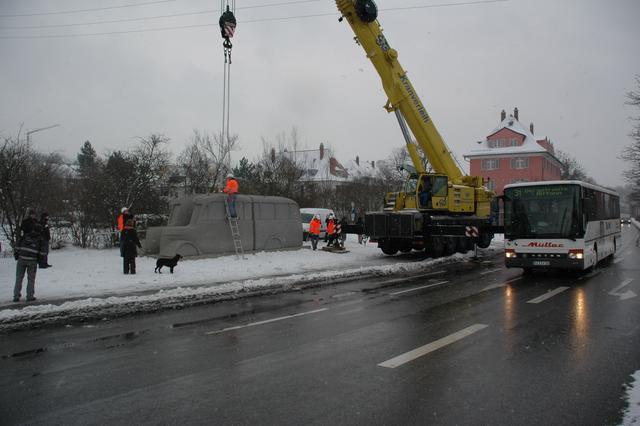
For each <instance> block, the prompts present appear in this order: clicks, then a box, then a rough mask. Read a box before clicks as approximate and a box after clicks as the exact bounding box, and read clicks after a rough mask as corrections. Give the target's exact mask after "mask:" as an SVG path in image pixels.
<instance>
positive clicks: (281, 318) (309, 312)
mask: <svg viewBox="0 0 640 426" xmlns="http://www.w3.org/2000/svg"><path fill="white" fill-rule="evenodd" d="M328 309H329V308H322V309H316V310H314V311H308V312H301V313H299V314H293V315H286V316H284V317H278V318H272V319H268V320H264V321H258V322H252V323H249V324H243V325H236V326H235V327H228V328H223V329H222V330H214V331H208V332H206V333H205V334H219V333H224V332H226V331H231V330H239V329H241V328H247V327H254V326H256V325H262V324H269V323H271V322H276V321H282V320H286V319H289V318H295V317H301V316H303V315H310V314H317V313H318V312H323V311H326V310H328Z"/></svg>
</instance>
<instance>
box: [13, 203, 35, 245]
mask: <svg viewBox="0 0 640 426" xmlns="http://www.w3.org/2000/svg"><path fill="white" fill-rule="evenodd" d="M36 227H38V219H37V218H36V211H35V210H31V209H29V211H28V212H27V217H25V218H24V219H23V220H22V222H20V229H19V230H18V232H17V234H18V235H17V239H18V240H20V239H22V238H23V236H24V235H26V234H30V233H32V232H33V231H34V230H35V229H36Z"/></svg>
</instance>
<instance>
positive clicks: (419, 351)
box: [378, 324, 489, 368]
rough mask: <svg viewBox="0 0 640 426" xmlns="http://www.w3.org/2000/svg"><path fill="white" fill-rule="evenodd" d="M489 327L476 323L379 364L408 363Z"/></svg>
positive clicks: (386, 365)
mask: <svg viewBox="0 0 640 426" xmlns="http://www.w3.org/2000/svg"><path fill="white" fill-rule="evenodd" d="M487 327H489V326H488V325H487V324H474V325H472V326H470V327H467V328H465V329H463V330H460V331H457V332H455V333H453V334H450V335H448V336H446V337H443V338H442V339H438V340H436V341H433V342H431V343H428V344H426V345H424V346H420V347H419V348H416V349H414V350H412V351H409V352H405V353H403V354H402V355H398V356H396V357H394V358H391V359H389V360H387V361H384V362H381V363H380V364H378V365H379V366H380V367H385V368H396V367H400V366H401V365H403V364H406V363H407V362H410V361H413V360H415V359H417V358H420V357H421V356H424V355H427V354H428V353H430V352H433V351H436V350H438V349H440V348H443V347H445V346H447V345H450V344H452V343H455V342H457V341H458V340H462V339H464V338H465V337H469V336H471V335H472V334H474V333H477V332H478V331H480V330H483V329H485V328H487Z"/></svg>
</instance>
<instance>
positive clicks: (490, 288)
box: [480, 276, 522, 293]
mask: <svg viewBox="0 0 640 426" xmlns="http://www.w3.org/2000/svg"><path fill="white" fill-rule="evenodd" d="M521 279H522V276H520V277H517V278H514V279H512V280H509V281H505V282H503V283H497V284H491V285H488V286H486V287H485V288H483V289H482V290H480V293H482V292H483V291H488V290H493V289H494V288H500V287H505V286H506V285H507V284H511V283H512V282H514V281H519V280H521Z"/></svg>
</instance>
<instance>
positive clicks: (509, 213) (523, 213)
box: [504, 185, 582, 239]
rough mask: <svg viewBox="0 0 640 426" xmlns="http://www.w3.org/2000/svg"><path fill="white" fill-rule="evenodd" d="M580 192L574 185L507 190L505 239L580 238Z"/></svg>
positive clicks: (525, 187) (505, 193) (524, 187)
mask: <svg viewBox="0 0 640 426" xmlns="http://www.w3.org/2000/svg"><path fill="white" fill-rule="evenodd" d="M580 193H581V192H580V187H579V186H576V185H540V186H523V187H517V188H506V189H505V191H504V195H505V223H504V224H505V237H506V238H509V239H515V238H570V239H575V238H579V237H580V236H581V231H582V226H581V220H580V218H581V217H582V214H580Z"/></svg>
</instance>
